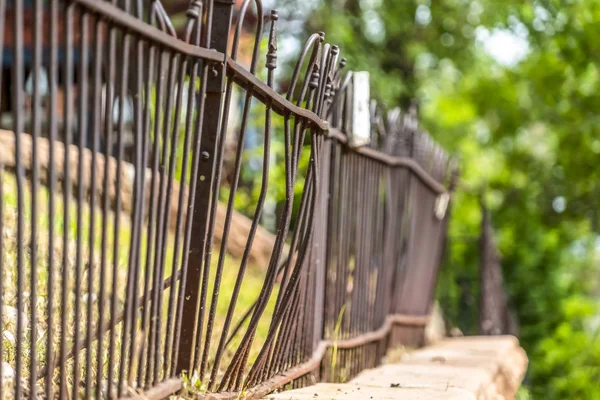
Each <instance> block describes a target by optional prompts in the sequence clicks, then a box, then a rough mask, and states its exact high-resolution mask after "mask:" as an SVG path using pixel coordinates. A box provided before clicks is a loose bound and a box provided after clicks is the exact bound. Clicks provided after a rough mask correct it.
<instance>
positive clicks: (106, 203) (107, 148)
mask: <svg viewBox="0 0 600 400" xmlns="http://www.w3.org/2000/svg"><path fill="white" fill-rule="evenodd" d="M107 25H108V49H107V64H108V65H107V66H106V68H107V71H106V73H107V75H106V89H105V93H106V97H105V101H104V103H105V104H104V106H105V108H104V113H103V114H104V115H103V116H104V155H105V157H104V177H103V178H104V179H103V182H102V233H101V241H100V287H99V294H98V331H97V340H98V351H97V362H96V368H97V378H96V398H97V399H100V398H101V394H102V380H103V378H104V333H105V328H104V320H105V311H106V310H105V308H106V304H105V303H106V280H107V278H106V275H107V270H108V268H109V267H108V258H109V257H108V254H107V253H108V218H109V207H110V196H109V182H110V175H111V174H110V168H109V167H110V162H109V158H108V157H109V155H111V154H112V152H111V146H112V142H113V106H114V90H115V89H114V80H115V70H116V61H115V47H116V43H115V41H116V31H115V28H114V27H113V26H112V25H110V24H107ZM109 368H110V366H109Z"/></svg>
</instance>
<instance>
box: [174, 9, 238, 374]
mask: <svg viewBox="0 0 600 400" xmlns="http://www.w3.org/2000/svg"><path fill="white" fill-rule="evenodd" d="M209 1H211V0H209ZM234 4H235V0H212V4H211V5H210V6H209V7H212V19H211V20H210V21H209V23H210V26H209V30H210V32H209V33H208V34H207V41H208V47H209V48H211V49H214V50H217V51H219V52H221V53H225V54H226V53H227V51H228V49H229V31H230V28H231V19H232V14H233V5H234ZM209 12H210V8H209ZM209 15H210V14H209ZM226 65H227V63H226V62H225V63H223V64H213V65H212V66H209V70H208V74H207V81H206V100H205V108H204V115H203V121H202V142H201V145H200V155H201V156H200V160H201V161H200V165H199V167H198V175H197V176H198V182H197V185H196V197H195V199H196V200H195V201H196V204H195V206H194V214H193V216H192V240H191V243H190V251H189V263H188V277H187V281H188V284H187V285H186V288H185V297H184V305H183V314H182V315H184V316H185V317H184V318H183V319H182V325H181V340H180V344H179V357H178V359H177V368H176V373H177V374H180V373H181V372H182V371H191V370H192V367H193V365H192V364H193V361H194V360H193V356H194V345H195V343H194V331H195V329H196V323H197V320H198V315H197V303H198V296H199V284H200V280H201V275H202V263H203V259H204V253H205V251H206V243H207V242H208V241H209V238H208V237H207V228H208V221H209V211H210V202H211V195H212V193H211V182H212V181H213V178H214V173H215V170H216V166H215V160H216V157H215V155H216V151H217V138H218V132H219V131H220V125H221V117H222V112H221V103H222V101H223V93H224V88H225V76H226V72H225V70H226ZM212 200H213V201H217V199H212ZM197 334H201V332H198V333H197Z"/></svg>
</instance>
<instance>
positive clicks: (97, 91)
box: [85, 18, 106, 399]
mask: <svg viewBox="0 0 600 400" xmlns="http://www.w3.org/2000/svg"><path fill="white" fill-rule="evenodd" d="M102 26H103V25H102V23H101V21H100V19H99V18H96V20H95V36H94V53H93V54H94V55H93V57H94V70H93V73H94V77H93V81H94V83H93V87H92V90H93V95H92V96H93V101H92V108H93V122H92V127H91V128H92V164H91V167H90V170H91V182H90V210H91V211H90V230H89V237H88V241H89V244H88V245H89V249H88V307H87V329H86V333H87V351H86V363H85V374H86V385H85V397H86V398H87V399H91V398H92V368H93V367H92V354H93V351H92V350H93V349H92V342H93V340H94V335H93V331H92V329H93V321H94V316H93V311H94V307H93V304H94V302H93V301H91V294H92V293H94V279H95V272H94V271H95V268H94V267H95V264H96V260H95V258H94V253H95V248H96V245H95V242H96V190H97V188H96V185H97V182H96V181H97V175H98V174H97V169H96V163H97V161H96V160H97V155H98V150H99V147H100V124H101V114H102V110H101V108H102V104H101V98H102V55H103V53H102V43H103V40H102V39H103V38H102V33H103V32H104V31H103V29H102ZM105 161H106V158H105ZM99 329H100V326H98V330H99ZM96 376H97V379H98V381H101V379H100V377H101V376H102V371H101V370H98V371H96Z"/></svg>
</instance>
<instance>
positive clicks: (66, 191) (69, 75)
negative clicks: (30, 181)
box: [59, 3, 75, 399]
mask: <svg viewBox="0 0 600 400" xmlns="http://www.w3.org/2000/svg"><path fill="white" fill-rule="evenodd" d="M74 9H75V6H74V4H72V3H71V4H68V5H67V6H66V9H65V15H64V17H65V20H66V21H65V24H66V34H65V53H66V56H65V66H64V77H65V79H64V80H65V83H64V90H65V95H64V98H65V101H64V146H65V151H64V175H63V199H64V200H63V201H64V206H63V208H64V210H63V211H64V220H63V271H62V293H61V320H60V331H61V337H60V340H61V342H60V392H59V396H60V398H61V399H64V398H67V397H68V394H67V384H68V377H67V343H68V341H67V337H68V334H67V332H68V330H69V329H68V323H69V322H68V314H69V313H68V312H67V309H68V302H69V264H70V261H69V247H70V246H69V227H70V214H69V204H70V202H71V163H70V157H69V153H68V149H69V147H68V146H69V145H70V144H71V142H72V134H73V132H72V131H73V115H72V113H73V103H74V102H73V68H74V66H73V18H74Z"/></svg>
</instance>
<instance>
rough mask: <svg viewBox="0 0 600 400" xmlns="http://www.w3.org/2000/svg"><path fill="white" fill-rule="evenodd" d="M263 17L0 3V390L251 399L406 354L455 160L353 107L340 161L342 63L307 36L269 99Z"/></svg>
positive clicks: (196, 9) (242, 10)
mask: <svg viewBox="0 0 600 400" xmlns="http://www.w3.org/2000/svg"><path fill="white" fill-rule="evenodd" d="M251 14H252V15H254V16H255V23H254V24H253V26H252V28H251V31H250V33H248V27H247V25H246V24H244V21H245V19H246V17H247V16H248V15H251ZM263 15H268V16H267V17H264V18H263ZM256 16H258V17H256ZM234 22H235V23H234ZM276 23H277V13H276V12H275V11H273V12H271V13H270V14H267V13H266V12H265V10H263V8H262V5H261V2H260V0H253V1H250V0H245V1H243V2H241V3H240V2H238V3H236V2H235V1H233V0H213V1H206V2H202V1H193V2H191V4H190V5H189V8H188V9H187V11H186V13H185V21H184V22H182V23H179V24H177V23H176V24H173V23H171V21H170V19H169V16H168V15H167V12H166V11H165V8H164V7H163V5H162V4H161V2H160V1H158V0H143V1H142V0H120V1H117V0H113V1H110V2H109V1H101V0H51V1H44V0H32V1H25V0H13V1H10V0H0V26H1V27H2V29H0V35H1V36H0V46H1V47H0V54H2V62H3V69H2V74H1V75H0V80H1V81H0V86H1V88H2V97H1V99H0V110H1V111H2V118H1V119H0V124H1V125H2V128H4V130H2V131H0V133H1V135H0V143H1V146H0V147H1V148H0V150H2V154H0V162H1V164H2V170H1V171H0V181H1V184H0V191H1V193H0V199H1V201H2V204H1V206H0V226H1V232H2V234H1V235H0V248H1V249H2V251H0V280H1V281H2V285H1V287H0V290H1V292H0V302H1V304H0V305H1V306H2V307H0V314H1V315H0V317H1V318H0V319H1V320H2V331H3V340H2V341H1V342H0V369H1V370H0V372H1V373H0V398H13V397H14V398H17V399H20V398H24V397H28V398H37V397H40V398H61V399H63V398H78V397H84V398H123V397H136V396H144V398H164V397H167V396H169V395H171V394H173V393H176V392H178V391H182V390H183V391H184V392H187V393H188V394H189V395H191V396H192V395H193V396H200V397H202V396H205V395H207V393H215V392H218V393H219V398H232V399H233V398H239V397H240V396H242V397H243V396H246V397H254V398H257V397H260V396H263V395H266V394H268V393H269V392H272V391H274V390H279V389H284V388H286V387H290V386H292V387H295V386H302V385H307V384H310V383H313V382H315V381H319V380H335V381H340V380H345V379H348V378H350V377H351V376H353V375H355V374H357V373H358V372H359V371H361V370H362V369H364V368H368V367H373V366H375V365H377V364H378V363H380V362H381V359H382V357H383V356H384V355H385V353H386V350H387V349H388V348H390V347H392V346H396V345H398V344H404V345H420V344H421V343H422V341H423V334H424V327H425V324H426V321H427V318H428V313H429V309H430V306H431V301H432V297H433V290H434V287H435V279H436V276H437V268H438V267H439V265H440V259H441V256H442V247H443V243H444V237H445V231H446V223H447V219H448V217H447V212H446V209H447V206H448V201H449V193H450V191H451V190H450V187H451V181H452V180H453V175H454V172H455V170H456V167H455V166H454V165H453V163H452V161H451V160H450V159H449V157H448V156H447V155H446V153H445V152H444V151H442V150H441V149H440V148H439V146H437V145H436V144H435V143H434V142H433V141H432V140H431V138H430V137H429V136H428V135H427V134H426V133H424V132H422V131H421V130H419V129H418V127H417V124H416V115H415V114H416V112H415V109H414V108H411V110H410V111H409V112H407V113H401V112H399V111H398V110H391V111H390V112H387V113H384V112H382V111H381V110H380V109H378V108H377V106H376V105H375V104H373V107H372V110H371V113H370V114H371V117H372V121H371V123H372V134H371V142H370V144H369V145H367V146H363V147H360V148H354V147H352V146H350V144H349V139H348V136H347V135H346V132H347V131H348V126H347V124H348V117H349V116H351V113H352V109H351V107H350V106H349V104H350V101H349V98H350V96H351V94H350V92H349V87H350V82H351V81H352V72H344V64H345V61H344V60H343V59H341V58H340V54H339V53H340V52H339V49H338V48H337V47H336V46H332V45H329V44H327V43H325V41H324V35H323V34H322V33H319V34H314V35H312V36H310V37H309V38H308V40H307V41H306V42H305V44H304V46H303V48H302V50H301V53H300V56H299V57H298V60H297V62H296V64H295V69H294V70H293V73H292V75H291V78H290V79H289V86H288V87H287V94H286V95H285V96H282V95H280V94H278V93H277V91H276V90H275V89H274V81H275V79H274V74H275V69H276V67H277V34H276V33H277V28H276ZM263 31H264V32H263ZM263 36H264V37H263ZM248 37H251V40H248ZM248 41H249V42H250V43H251V46H250V48H248V46H247V45H242V44H241V43H247V42H248ZM261 43H266V54H264V53H265V51H264V50H261ZM242 53H244V54H245V55H246V56H247V57H246V58H247V64H248V65H246V66H242V64H243V62H242V61H239V60H238V59H239V58H240V54H242ZM263 60H264V61H263ZM263 80H266V83H264V82H263ZM251 133H252V134H253V135H254V137H258V138H259V139H260V141H261V142H262V143H260V145H259V146H258V149H259V152H258V154H259V156H260V157H258V158H259V164H260V167H259V168H254V170H253V171H254V175H255V179H256V181H255V182H254V188H255V192H256V196H255V197H253V199H254V200H251V201H252V202H253V203H252V207H251V208H252V209H253V211H252V212H251V213H250V216H251V224H250V227H249V230H248V232H249V233H248V235H247V237H245V238H244V243H245V244H244V246H245V251H244V254H243V256H242V257H241V259H232V258H231V257H229V256H227V247H228V241H229V240H232V239H231V236H232V235H235V234H236V232H231V226H232V225H231V221H232V218H233V217H234V213H235V210H236V204H237V203H236V201H237V200H236V199H239V198H240V196H241V192H240V191H241V188H240V182H241V179H242V177H243V175H244V173H245V171H246V170H249V169H251V168H250V166H249V163H248V152H247V151H246V150H245V149H246V147H245V145H244V143H245V141H246V140H247V137H248V136H249V135H250V134H251ZM231 138H233V141H234V142H235V144H236V146H235V149H234V150H233V151H230V150H229V149H228V147H227V143H228V141H229V140H231ZM229 153H231V154H229ZM228 156H229V158H230V159H231V160H232V161H231V166H230V171H229V175H228V177H227V179H224V176H223V174H224V173H223V170H224V159H225V158H227V157H228ZM274 165H281V166H282V168H280V170H283V171H284V173H283V176H278V175H274V174H273V170H272V169H273V166H274ZM274 188H279V190H280V192H283V195H282V198H283V201H282V202H281V204H280V205H279V206H278V207H276V209H275V211H274V215H275V224H274V226H275V231H276V240H275V243H274V246H273V249H272V252H271V257H270V260H269V262H268V264H267V265H262V266H258V267H257V266H253V265H250V263H249V256H250V252H251V251H252V247H253V241H254V238H255V234H256V231H257V229H258V226H259V224H260V222H261V220H262V217H263V214H264V213H265V204H266V203H268V202H269V196H270V193H271V191H272V190H273V189H274ZM220 201H223V202H225V204H226V207H227V208H226V212H225V215H224V217H223V218H222V220H219V218H218V216H217V215H218V213H217V207H218V204H219V202H220ZM216 229H222V232H221V235H220V243H219V244H218V245H217V244H215V243H214V237H215V230H216ZM257 271H258V272H257ZM257 274H258V277H257V276H256V275H257ZM257 282H258V283H257Z"/></svg>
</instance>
